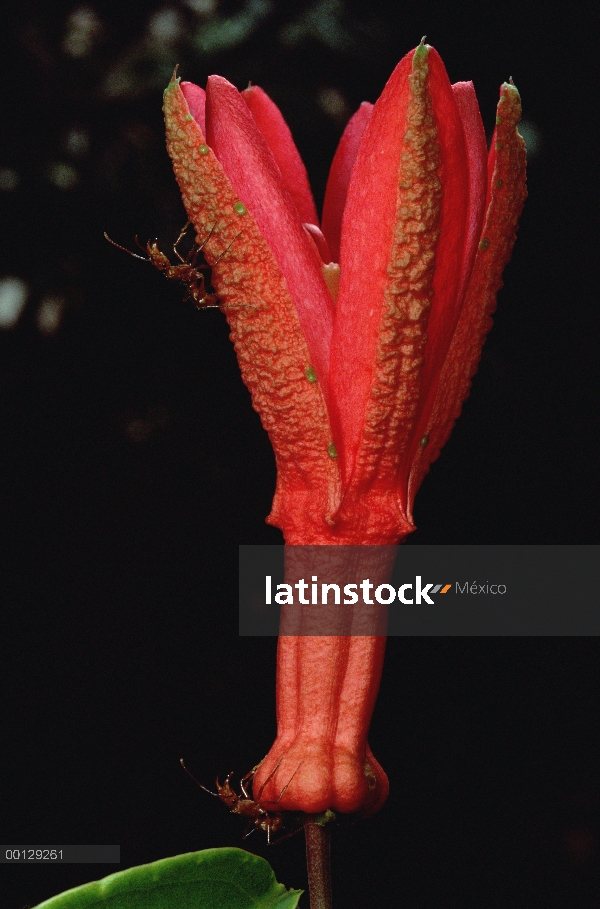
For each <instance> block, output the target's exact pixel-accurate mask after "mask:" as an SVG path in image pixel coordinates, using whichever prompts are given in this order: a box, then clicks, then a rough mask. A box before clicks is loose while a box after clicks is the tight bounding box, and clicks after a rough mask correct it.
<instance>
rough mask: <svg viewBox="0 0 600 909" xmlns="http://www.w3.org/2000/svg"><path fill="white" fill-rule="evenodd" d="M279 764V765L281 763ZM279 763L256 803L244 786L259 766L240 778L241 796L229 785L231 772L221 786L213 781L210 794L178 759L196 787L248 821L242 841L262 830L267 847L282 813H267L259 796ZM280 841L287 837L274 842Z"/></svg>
mask: <svg viewBox="0 0 600 909" xmlns="http://www.w3.org/2000/svg"><path fill="white" fill-rule="evenodd" d="M279 763H281V761H280V762H279ZM279 763H278V764H277V765H276V766H275V767H274V768H273V770H272V772H271V773H270V774H269V776H268V777H267V779H266V780H265V781H264V783H263V784H262V786H261V788H260V792H259V793H258V799H257V801H254V800H253V799H252V798H250V795H249V793H248V791H247V789H246V785H245V784H246V783H247V782H248V780H251V779H252V777H253V776H254V774H255V773H256V771H257V770H258V766H260V765H258V766H257V767H254V768H253V769H252V770H251V771H250V773H247V774H246V776H244V777H242V779H241V780H240V789H241V793H242V794H241V795H238V793H237V792H236V791H235V789H234V788H233V786H232V785H231V782H230V780H231V777H232V776H233V771H232V772H231V773H230V774H229V775H228V776H227V777H226V778H225V782H224V783H223V784H222V785H221V783H220V782H219V778H218V777H217V779H216V781H215V785H216V787H217V791H216V792H211V790H210V789H207V788H206V786H203V785H202V783H199V782H198V780H197V779H196V777H195V776H194V775H193V774H192V773H190V771H189V770H188V769H187V767H186V766H185V764H184V762H183V758H181V759H180V764H181V766H182V767H183V769H184V770H185V772H186V773H187V775H188V776H190V777H191V778H192V779H193V781H194V782H195V783H196V784H197V785H198V786H200V788H201V789H204V791H205V792H208V794H209V795H214V796H215V797H216V798H219V799H221V801H222V802H223V804H224V805H227V807H228V808H229V810H230V811H231V813H232V814H239V815H240V816H241V817H245V818H248V819H249V823H248V827H247V828H246V832H245V833H244V839H246V837H248V836H250V834H251V833H253V831H254V830H262V831H263V833H266V834H267V843H268V845H269V846H270V845H271V834H272V833H277V831H278V830H281V828H282V827H283V812H282V811H267V810H266V808H263V807H262V805H261V804H260V798H261V795H262V793H263V790H264V788H265V786H266V785H267V783H268V782H269V780H270V779H271V778H272V777H273V775H274V774H275V772H276V770H277V768H278V767H279ZM301 764H302V761H301V762H300V764H298V766H297V767H296V769H295V770H294V772H293V774H292V776H291V778H290V779H289V780H288V782H287V783H286V784H285V786H284V787H283V789H282V790H281V792H280V793H279V798H278V799H277V801H276V802H275V803H274V804H275V805H277V804H278V803H279V802H280V801H281V799H282V798H283V796H284V794H285V792H286V791H287V789H288V786H289V785H290V783H291V782H292V780H293V779H294V777H295V776H296V774H297V773H298V770H299V769H300V765H301ZM299 829H300V828H299ZM296 832H297V831H294V833H296ZM288 835H289V836H293V835H294V834H293V833H292V834H288ZM282 839H287V837H285V836H283V837H280V838H279V839H278V840H277V841H276V842H278V843H279V842H281V840H282Z"/></svg>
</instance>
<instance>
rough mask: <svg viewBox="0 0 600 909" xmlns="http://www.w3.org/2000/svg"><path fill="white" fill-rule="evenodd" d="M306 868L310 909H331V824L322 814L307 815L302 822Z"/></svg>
mask: <svg viewBox="0 0 600 909" xmlns="http://www.w3.org/2000/svg"><path fill="white" fill-rule="evenodd" d="M304 835H305V837H306V867H307V870H308V892H309V895H310V909H332V903H331V860H330V843H331V824H330V823H327V822H325V823H323V815H322V814H317V815H315V814H307V815H306V817H305V820H304Z"/></svg>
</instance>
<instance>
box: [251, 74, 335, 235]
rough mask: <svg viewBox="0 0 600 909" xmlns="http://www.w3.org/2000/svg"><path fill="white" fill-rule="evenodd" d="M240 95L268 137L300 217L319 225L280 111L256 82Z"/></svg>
mask: <svg viewBox="0 0 600 909" xmlns="http://www.w3.org/2000/svg"><path fill="white" fill-rule="evenodd" d="M241 95H242V98H243V99H244V101H245V102H246V104H247V105H248V107H249V108H250V111H251V113H252V116H253V117H254V121H255V123H256V125H257V126H258V128H259V130H260V131H261V133H262V134H263V136H264V137H265V139H266V140H267V145H268V146H269V148H270V149H271V152H272V153H273V157H274V158H275V161H276V162H277V165H278V167H279V170H280V171H281V176H282V177H283V182H284V183H285V185H286V187H287V189H288V192H289V194H290V196H291V197H292V199H293V200H294V202H295V203H296V208H297V209H298V215H299V217H300V220H301V221H303V222H306V223H308V224H316V225H317V226H318V224H319V217H318V215H317V209H316V206H315V200H314V199H313V195H312V192H311V189H310V183H309V182H308V174H307V173H306V168H305V166H304V162H303V161H302V158H301V157H300V152H299V151H298V149H297V148H296V145H295V143H294V140H293V138H292V134H291V132H290V128H289V126H288V125H287V123H286V122H285V120H284V119H283V115H282V113H281V111H280V110H279V108H278V107H277V105H276V104H275V102H274V101H272V100H271V99H270V98H269V96H268V95H267V93H266V92H264V91H263V90H262V88H259V87H258V86H257V85H253V86H251V87H250V88H247V89H245V90H244V91H243V92H241Z"/></svg>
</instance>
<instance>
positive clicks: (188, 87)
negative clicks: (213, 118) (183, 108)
mask: <svg viewBox="0 0 600 909" xmlns="http://www.w3.org/2000/svg"><path fill="white" fill-rule="evenodd" d="M181 91H182V92H183V97H184V98H185V100H186V101H187V106H188V107H189V109H190V114H191V115H192V117H193V118H194V120H195V121H196V123H197V124H198V126H199V127H200V129H201V130H202V132H203V133H204V135H206V92H205V91H204V89H203V88H200V86H199V85H194V83H193V82H182V83H181Z"/></svg>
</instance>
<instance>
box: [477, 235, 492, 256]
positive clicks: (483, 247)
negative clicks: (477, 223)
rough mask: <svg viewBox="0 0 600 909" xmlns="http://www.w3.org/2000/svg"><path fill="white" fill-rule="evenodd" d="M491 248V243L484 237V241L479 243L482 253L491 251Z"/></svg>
mask: <svg viewBox="0 0 600 909" xmlns="http://www.w3.org/2000/svg"><path fill="white" fill-rule="evenodd" d="M489 248H490V241H489V240H488V238H487V237H484V238H483V240H480V241H479V249H480V250H481V251H482V252H485V251H486V249H489Z"/></svg>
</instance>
